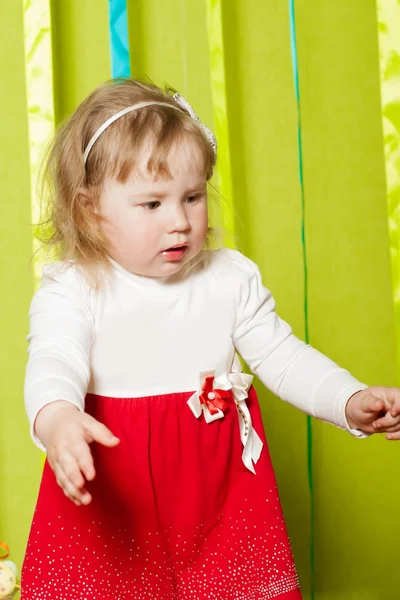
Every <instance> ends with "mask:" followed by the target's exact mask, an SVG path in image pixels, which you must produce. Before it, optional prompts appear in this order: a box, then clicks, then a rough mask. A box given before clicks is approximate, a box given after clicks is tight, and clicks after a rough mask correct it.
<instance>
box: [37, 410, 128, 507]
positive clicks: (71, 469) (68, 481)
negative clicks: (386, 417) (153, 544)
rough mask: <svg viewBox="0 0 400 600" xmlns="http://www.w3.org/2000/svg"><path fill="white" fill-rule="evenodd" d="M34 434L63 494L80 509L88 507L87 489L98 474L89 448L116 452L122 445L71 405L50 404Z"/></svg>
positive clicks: (106, 429)
mask: <svg viewBox="0 0 400 600" xmlns="http://www.w3.org/2000/svg"><path fill="white" fill-rule="evenodd" d="M35 433H36V435H37V436H38V438H39V440H40V441H41V442H42V444H43V445H44V446H45V448H46V451H47V460H48V462H49V464H50V467H51V468H52V470H53V472H54V475H55V476H56V479H57V483H58V485H59V486H60V487H61V489H62V490H63V492H64V494H65V495H66V496H67V497H68V498H70V499H71V500H72V502H74V503H75V504H76V505H77V506H81V505H82V504H89V503H90V502H91V500H92V496H91V495H90V494H89V492H88V491H87V490H86V489H85V488H84V485H85V480H86V481H92V480H93V479H94V478H95V476H96V472H95V469H94V464H93V457H92V454H91V452H90V448H89V444H91V443H92V442H98V443H99V444H103V446H107V447H108V448H113V447H114V446H117V445H118V444H119V439H118V438H116V437H115V436H114V435H113V434H112V433H111V431H110V430H109V429H108V428H107V427H106V426H105V425H103V424H102V423H100V422H99V421H96V419H94V418H93V417H91V416H90V415H88V414H86V413H84V412H81V411H80V410H79V409H78V408H77V407H76V406H74V405H73V404H71V403H70V402H65V401H64V400H59V401H57V402H52V403H51V404H47V405H46V406H44V407H43V408H42V410H41V411H40V412H39V414H38V415H37V417H36V421H35Z"/></svg>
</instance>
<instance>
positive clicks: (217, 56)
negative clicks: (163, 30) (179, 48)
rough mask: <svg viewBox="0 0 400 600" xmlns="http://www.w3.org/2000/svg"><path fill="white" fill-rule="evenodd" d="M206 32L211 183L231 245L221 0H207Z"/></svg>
mask: <svg viewBox="0 0 400 600" xmlns="http://www.w3.org/2000/svg"><path fill="white" fill-rule="evenodd" d="M206 5H207V30H208V31H207V32H208V47H209V57H210V65H209V70H210V82H211V90H212V100H213V109H214V120H215V129H214V131H215V135H216V136H217V140H218V163H217V169H216V175H215V185H217V186H218V189H219V192H220V193H221V196H222V199H223V202H224V205H223V211H221V227H222V230H223V232H224V245H225V246H228V247H230V248H232V247H233V248H234V247H235V245H236V240H235V214H234V207H233V196H232V173H231V156H230V145H229V126H228V112H227V96H226V69H225V52H224V36H223V28H222V0H207V1H206Z"/></svg>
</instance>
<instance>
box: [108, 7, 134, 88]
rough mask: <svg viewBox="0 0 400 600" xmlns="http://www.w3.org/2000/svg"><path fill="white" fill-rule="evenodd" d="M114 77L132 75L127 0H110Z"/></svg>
mask: <svg viewBox="0 0 400 600" xmlns="http://www.w3.org/2000/svg"><path fill="white" fill-rule="evenodd" d="M108 10H109V23H110V49H111V74H112V77H130V74H131V64H130V58H129V37H128V13H127V7H126V0H109V3H108Z"/></svg>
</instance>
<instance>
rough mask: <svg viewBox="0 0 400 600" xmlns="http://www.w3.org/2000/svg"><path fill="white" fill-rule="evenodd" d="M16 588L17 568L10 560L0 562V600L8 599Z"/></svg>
mask: <svg viewBox="0 0 400 600" xmlns="http://www.w3.org/2000/svg"><path fill="white" fill-rule="evenodd" d="M16 589H17V568H16V566H15V565H14V563H13V562H11V561H10V560H4V561H1V562H0V600H9V598H12V597H13V595H14V593H15V592H16Z"/></svg>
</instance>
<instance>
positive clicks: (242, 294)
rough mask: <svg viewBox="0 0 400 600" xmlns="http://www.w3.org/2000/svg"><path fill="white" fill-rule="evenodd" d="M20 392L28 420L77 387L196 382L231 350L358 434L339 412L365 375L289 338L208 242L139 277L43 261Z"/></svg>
mask: <svg viewBox="0 0 400 600" xmlns="http://www.w3.org/2000/svg"><path fill="white" fill-rule="evenodd" d="M28 341H29V342H30V346H29V360H28V365H27V370H26V380H25V404H26V410H27V414H28V418H29V421H30V424H31V431H32V435H33V438H34V440H35V442H36V443H37V445H38V446H39V447H41V445H40V442H39V441H38V440H37V438H36V436H35V435H34V429H33V425H34V422H35V418H36V416H37V414H38V412H39V411H40V410H41V409H42V408H43V407H44V406H45V405H46V404H48V403H50V402H54V401H56V400H66V401H68V402H71V403H72V404H74V405H75V406H77V407H78V408H79V409H81V410H84V402H85V395H86V393H87V392H90V393H93V394H98V395H101V396H109V397H115V398H134V397H144V396H154V395H159V394H169V393H174V392H175V393H178V392H190V391H196V390H198V389H199V382H200V373H202V372H205V371H212V370H215V372H216V375H217V376H218V375H219V374H222V373H225V372H229V370H230V368H231V365H232V363H233V359H234V356H235V353H236V352H238V353H239V354H240V355H241V357H242V358H243V360H244V361H245V362H246V363H247V364H248V366H249V367H250V369H251V370H252V372H253V373H254V374H255V375H257V376H258V377H259V379H260V380H261V381H262V382H263V383H264V384H265V385H266V386H267V387H268V388H269V389H270V390H272V391H273V392H274V393H275V394H277V395H278V396H280V398H282V399H283V400H286V401H288V402H290V403H291V404H293V405H294V406H296V407H297V408H299V409H301V410H303V411H304V412H306V413H308V414H310V415H312V416H314V417H317V418H319V419H322V420H324V421H327V422H329V423H332V424H334V425H336V426H338V427H341V428H343V429H346V430H348V431H350V432H351V433H352V434H353V435H356V436H358V437H362V436H363V434H362V432H360V431H356V430H351V429H350V428H349V426H348V424H347V421H346V417H345V407H346V403H347V400H348V399H349V397H350V396H351V395H352V394H354V393H355V392H357V391H358V390H360V389H364V388H365V387H366V386H365V385H363V384H361V383H360V382H359V381H357V380H356V379H354V377H352V375H350V373H348V372H347V371H345V370H344V369H341V368H340V367H338V366H337V365H336V364H335V363H333V362H332V361H331V360H329V359H328V358H326V357H325V356H324V355H323V354H321V353H319V352H318V351H316V350H315V349H313V348H311V347H310V346H308V345H306V344H304V343H303V342H301V341H300V340H299V339H297V338H296V337H295V336H294V335H293V334H292V331H291V328H290V327H289V325H288V324H287V323H286V322H285V321H283V320H282V319H280V318H279V316H278V315H277V314H276V312H275V302H274V299H273V297H272V295H271V293H270V292H269V291H268V290H267V289H266V288H265V287H263V285H262V282H261V277H260V273H259V270H258V268H257V267H256V265H255V264H254V263H253V262H251V261H250V260H249V259H247V258H246V257H244V256H243V255H242V254H240V253H239V252H236V251H233V250H227V249H223V250H217V251H212V257H211V260H210V261H209V264H208V266H206V267H204V268H203V269H202V270H200V271H198V272H194V273H192V274H190V275H189V276H188V277H187V278H186V279H185V280H182V281H175V282H171V281H170V280H166V279H163V278H161V279H157V278H147V277H143V276H140V275H135V274H132V273H130V272H128V271H126V270H124V269H123V268H122V267H121V266H120V265H118V264H117V263H115V262H112V272H111V274H110V276H109V277H108V278H107V279H106V281H105V283H104V284H103V286H102V287H101V288H100V289H99V290H95V289H94V288H93V287H92V286H90V284H89V283H88V282H87V280H86V278H85V277H84V276H83V274H82V273H81V271H80V270H79V269H78V268H77V267H76V266H75V264H74V263H68V264H66V265H60V263H58V264H55V265H48V266H47V267H45V268H44V273H43V280H42V285H41V287H40V289H39V290H38V292H37V293H36V294H35V296H34V298H33V301H32V304H31V310H30V333H29V336H28Z"/></svg>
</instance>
